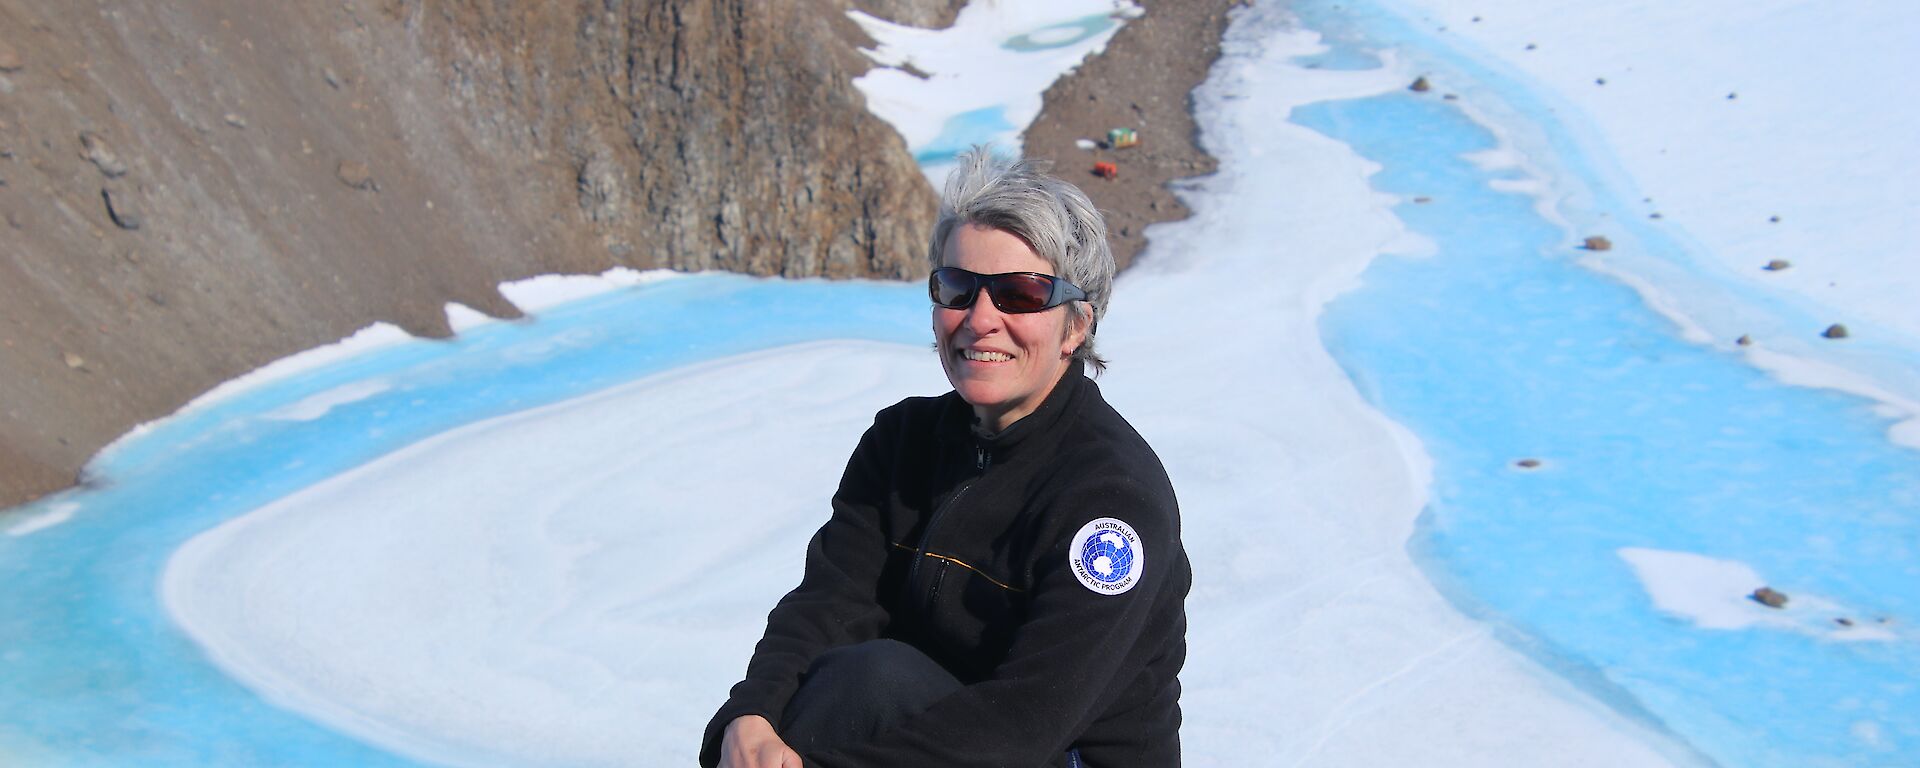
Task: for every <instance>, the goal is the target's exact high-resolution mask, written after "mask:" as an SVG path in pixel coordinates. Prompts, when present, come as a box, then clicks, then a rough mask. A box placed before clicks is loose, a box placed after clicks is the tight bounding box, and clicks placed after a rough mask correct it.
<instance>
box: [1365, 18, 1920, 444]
mask: <svg viewBox="0 0 1920 768" xmlns="http://www.w3.org/2000/svg"><path fill="white" fill-rule="evenodd" d="M1385 1H1386V3H1387V4H1388V5H1390V6H1392V7H1395V8H1398V9H1400V10H1401V11H1402V12H1403V13H1404V14H1405V15H1406V16H1407V17H1408V18H1409V19H1413V20H1414V21H1415V23H1416V25H1417V26H1420V27H1422V28H1424V29H1428V30H1430V31H1431V32H1432V33H1433V34H1435V35H1436V36H1438V37H1440V38H1444V39H1450V40H1451V41H1452V42H1455V43H1460V44H1462V45H1463V47H1464V48H1465V49H1466V50H1469V51H1471V52H1472V53H1473V55H1475V56H1477V57H1479V58H1480V59H1481V60H1484V61H1487V62H1490V63H1492V64H1493V65H1494V66H1496V67H1498V68H1500V69H1501V70H1502V71H1506V72H1511V73H1517V75H1518V78H1519V79H1520V80H1521V81H1522V82H1524V83H1526V84H1527V85H1528V86H1530V87H1532V88H1533V89H1534V90H1536V91H1537V92H1540V93H1544V94H1548V105H1549V107H1550V108H1551V109H1553V110H1554V111H1555V113H1556V114H1557V117H1558V118H1559V120H1560V121H1561V122H1562V123H1563V124H1565V125H1567V126H1571V127H1572V129H1573V130H1574V131H1576V132H1577V133H1578V134H1579V135H1578V136H1577V137H1576V140H1577V141H1579V142H1580V143H1581V144H1582V145H1583V146H1584V148H1585V149H1586V150H1587V151H1588V152H1589V154H1591V155H1592V156H1594V157H1595V158H1596V159H1597V160H1598V163H1597V167H1596V168H1594V169H1593V170H1594V171H1595V172H1597V173H1600V174H1603V175H1604V176H1605V177H1606V178H1605V179H1604V181H1605V183H1606V184H1608V185H1609V186H1610V187H1611V188H1613V189H1614V190H1616V191H1617V192H1619V193H1620V194H1623V195H1625V196H1626V198H1625V200H1623V201H1622V202H1624V203H1625V204H1626V205H1627V206H1628V207H1627V208H1626V209H1624V210H1608V211H1606V212H1605V213H1604V215H1606V216H1620V217H1631V218H1634V219H1642V218H1643V217H1647V216H1649V215H1651V214H1653V213H1655V212H1658V213H1659V214H1660V216H1661V218H1660V219H1659V221H1658V224H1657V227H1658V228H1659V229H1660V230H1661V231H1662V232H1664V233H1666V234H1667V235H1668V236H1670V237H1672V238H1673V239H1674V240H1675V241H1676V242H1678V243H1680V244H1682V245H1683V246H1685V247H1688V248H1690V249H1691V250H1692V251H1693V252H1694V253H1697V254H1701V255H1704V256H1705V257H1706V265H1707V268H1708V269H1709V274H1708V275H1707V276H1708V277H1709V278H1710V279H1712V280H1715V281H1720V282H1725V283H1733V284H1738V285H1742V286H1745V290H1747V291H1749V292H1753V291H1758V292H1760V293H1761V294H1762V295H1774V296H1779V297H1781V298H1780V301H1781V302H1782V303H1783V305H1786V306H1791V307H1793V308H1794V311H1795V313H1797V314H1804V315H1807V316H1810V317H1811V320H1802V319H1798V318H1789V317H1787V316H1785V315H1774V316H1769V312H1770V310H1769V309H1767V308H1764V307H1757V306H1747V305H1744V304H1741V303H1740V302H1738V301H1737V300H1731V299H1730V298H1729V294H1725V293H1721V292H1718V291H1703V290H1694V289H1698V288H1700V287H1701V286H1699V285H1697V284H1693V285H1689V284H1679V282H1680V281H1676V280H1674V279H1673V278H1674V277H1675V275H1674V274H1673V273H1671V272H1663V271H1661V270H1662V268H1661V267H1660V266H1659V265H1657V264H1656V265H1649V264H1647V263H1645V262H1642V263H1640V264H1634V263H1632V260H1631V259H1630V258H1628V257H1627V256H1626V255H1625V254H1617V255H1600V256H1594V257H1589V258H1587V259H1585V263H1587V264H1588V265H1589V266H1593V267H1595V268H1596V269H1599V270H1600V271H1602V272H1605V273H1608V274H1611V275H1614V276H1616V277H1618V278H1620V279H1622V280H1623V281H1625V282H1628V283H1629V284H1631V285H1633V286H1634V287H1635V288H1636V289H1637V290H1639V291H1640V293H1641V294H1642V295H1643V296H1645V297H1646V299H1647V301H1648V302H1649V304H1650V305H1652V306H1653V307H1654V308H1656V309H1657V310H1659V311H1661V312H1662V313H1663V314H1666V315H1667V316H1668V317H1669V318H1671V319H1673V320H1674V321H1675V322H1676V323H1678V324H1680V325H1681V326H1682V327H1683V328H1684V329H1685V330H1686V335H1687V337H1688V338H1690V339H1692V340H1695V341H1698V342H1700V343H1710V344H1720V345H1726V344H1728V343H1729V342H1730V341H1731V340H1732V339H1733V338H1735V337H1737V336H1740V335H1745V334H1751V335H1752V336H1753V342H1754V343H1753V345H1752V346H1750V347H1748V348H1746V349H1745V350H1744V354H1745V356H1746V358H1747V360H1748V362H1749V363H1750V364H1752V365H1754V366H1755V367H1758V368H1761V369H1762V370H1766V371H1768V372H1769V373H1772V374H1773V375H1775V376H1776V377H1778V378H1779V379H1781V380H1782V381H1785V382H1788V383H1792V384H1798V385H1803V386H1817V387H1825V388H1831V389H1836V390H1840V391H1844V392H1848V393H1851V394H1855V395H1859V396H1861V397H1866V398H1871V399H1875V400H1878V401H1880V402H1882V403H1885V404H1887V405H1888V406H1890V407H1891V409H1892V410H1891V411H1889V414H1888V415H1889V416H1890V417H1892V418H1894V419H1895V420H1896V424H1895V425H1894V426H1893V427H1892V428H1891V429H1890V430H1889V433H1888V437H1889V439H1891V440H1893V441H1894V442H1896V443H1899V444H1902V445H1905V446H1908V447H1913V448H1920V406H1917V405H1916V403H1920V380H1916V379H1915V378H1914V377H1913V376H1912V371H1913V370H1914V369H1913V367H1912V366H1911V364H1910V362H1909V363H1908V364H1904V365H1900V364H1891V363H1890V361H1892V360H1905V361H1912V360H1913V359H1914V357H1915V355H1916V352H1920V311H1916V310H1915V305H1914V301H1915V297H1920V258H1916V257H1915V252H1914V244H1915V243H1916V242H1920V175H1916V174H1915V173H1913V172H1912V170H1913V169H1920V142H1915V141H1914V140H1913V139H1912V137H1913V136H1915V135H1920V109H1916V108H1915V106H1914V104H1915V103H1916V102H1915V101H1914V99H1913V95H1914V89H1913V88H1912V87H1911V86H1910V85H1908V84H1907V83H1908V80H1907V79H1906V78H1905V77H1904V75H1903V74H1900V73H1908V72H1914V71H1920V46H1915V45H1913V43H1912V41H1914V40H1920V3H1911V2H1854V3H1845V4H1840V5H1822V4H1810V3H1804V2H1795V1H1794V0H1757V1H1753V2H1749V1H1747V0H1703V1H1702V2H1688V3H1646V2H1636V3H1629V4H1624V5H1623V4H1618V3H1598V4H1596V3H1584V4H1583V3H1572V2H1537V1H1535V0H1487V1H1486V2H1476V3H1471V4H1460V3H1446V2H1440V1H1439V0H1385ZM1602 80H1604V81H1605V82H1604V84H1602V83H1601V82H1600V81H1602ZM1434 87H1435V89H1436V90H1437V91H1450V90H1453V89H1455V88H1459V89H1463V90H1465V91H1467V94H1466V102H1468V103H1471V102H1475V101H1478V100H1479V99H1478V98H1477V97H1478V94H1475V93H1473V90H1474V89H1475V88H1476V87H1479V86H1477V85H1476V84H1473V83H1455V82H1448V81H1446V80H1439V81H1437V82H1435V83H1434ZM1730 96H1731V97H1732V98H1729V97H1730ZM1559 191H1560V192H1565V190H1559ZM1775 217H1777V218H1778V221H1777V222H1776V221H1773V220H1772V219H1774V218H1775ZM1619 225H1620V222H1618V221H1614V222H1607V221H1601V222H1597V223H1595V224H1594V226H1595V227H1596V228H1597V229H1598V230H1599V231H1600V232H1602V233H1606V234H1612V235H1615V236H1618V235H1619V234H1620V226H1619ZM1773 259H1785V260H1787V261H1789V262H1791V264H1792V266H1791V267H1790V268H1788V269H1784V270H1779V271H1769V270H1764V269H1761V267H1762V266H1764V265H1765V264H1767V262H1768V261H1770V260H1773ZM1616 262H1617V263H1616ZM1830 322H1840V323H1844V324H1846V325H1847V327H1848V330H1849V331H1850V333H1851V338H1850V339H1848V340H1846V341H1839V342H1835V341H1830V340H1826V339H1822V338H1820V337H1819V333H1820V331H1821V330H1822V329H1823V328H1825V327H1826V325H1827V324H1828V323H1830Z"/></svg>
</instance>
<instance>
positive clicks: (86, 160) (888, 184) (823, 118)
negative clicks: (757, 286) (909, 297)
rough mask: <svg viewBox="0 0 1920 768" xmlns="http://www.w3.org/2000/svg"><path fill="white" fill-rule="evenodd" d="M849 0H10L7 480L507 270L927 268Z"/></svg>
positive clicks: (17, 484)
mask: <svg viewBox="0 0 1920 768" xmlns="http://www.w3.org/2000/svg"><path fill="white" fill-rule="evenodd" d="M857 4H858V6H859V7H861V8H863V9H865V10H868V11H869V12H873V13H876V14H878V15H883V16H894V17H899V18H901V19H902V20H905V21H908V22H910V23H911V22H926V21H935V22H940V21H944V20H948V19H951V18H952V14H953V9H954V7H955V6H956V3H954V2H950V1H947V0H864V1H863V2H858V3H857ZM848 7H849V6H848V5H847V3H846V2H844V0H796V1H795V2H785V3H753V2H746V0H682V1H680V2H666V3H661V2H623V1H622V0H594V1H593V2H587V1H585V0H581V1H579V2H555V3H511V2H480V3H454V2H431V1H426V0H346V2H344V3H273V4H259V3H252V2H242V1H241V0H183V1H182V2H169V3H144V4H143V3H106V2H84V1H83V2H59V3H49V2H26V1H25V0H0V51H4V52H5V54H6V60H5V61H4V62H0V64H5V65H6V66H5V68H4V71H0V240H4V242H5V247H4V248H3V249H0V506H4V505H10V504H13V503H17V502H20V501H24V500H27V499H29V498H32V497H34V496H36V495H38V494H41V493H45V492H47V491H51V490H54V489H58V488H61V487H64V486H66V485H68V484H70V483H72V482H73V481H74V480H75V477H76V472H77V470H78V469H79V467H80V466H81V464H82V462H84V461H85V460H86V458H87V457H89V456H91V455H92V454H93V453H94V452H95V451H96V450H98V449H99V448H100V447H101V446H102V445H103V444H105V443H106V442H107V441H108V440H111V439H113V438H114V437H116V436H118V435H120V434H122V433H124V432H125V431H126V430H127V429H128V428H130V427H132V426H133V425H135V424H138V423H140V422H142V421H144V420H147V419H152V418H155V417H158V416H161V415H164V414H166V413H168V412H170V411H172V410H173V409H175V408H177V407H179V406H180V405H181V404H182V403H184V402H186V401H187V400H189V399H190V398H192V397H194V396H196V395H198V394H199V393H201V392H203V391H205V390H207V389H208V388H210V387H211V386H213V385H214V384H217V383H218V382H220V381H223V380H226V379H229V378H231V377H233V376H236V375H238V374H241V373H244V372H246V371H248V370H250V369H252V368H255V367H258V366H259V365H262V364H264V363H266V362H268V361H271V360H274V359H277V358H279V357H282V356H285V355H288V354H291V353H293V352H297V351H299V350H302V349H307V348H310V347H313V346H316V345H319V344H324V343H327V342H331V341H333V340H336V339H339V338H341V337H343V336H345V335H347V334H349V333H352V332H353V331H355V330H357V329H359V328H361V327H364V326H366V325H367V324H369V323H372V322H376V321H386V322H392V323H395V324H397V325H399V326H401V327H403V328H405V329H407V330H409V331H411V332H413V333H416V334H420V335H426V336H444V335H446V334H447V333H449V329H448V326H447V321H446V318H445V314H444V310H443V307H444V305H445V304H446V303H447V302H459V303H462V304H465V305H468V306H471V307H474V308H476V309H479V310H481V311H483V312H487V313H489V314H493V315H498V316H512V315H515V314H517V311H516V310H515V309H514V308H513V307H512V306H511V305H510V304H509V303H507V302H506V301H505V300H504V299H502V298H501V297H500V296H499V295H498V293H497V292H496V291H495V289H494V286H495V285H496V284H498V283H500V282H502V281H506V280H512V279H517V278H521V277H525V276H529V275H533V274H540V273H548V272H598V271H602V270H604V269H607V268H609V267H613V266H619V265H624V266H631V267H636V268H651V267H673V268H678V269H728V270H736V271H744V272H752V273H756V274H781V275H790V276H800V275H826V276H831V277H850V276H856V275H875V276H885V277H895V278H904V277H910V276H912V275H914V274H916V273H918V271H919V270H920V269H921V267H920V260H921V258H922V254H923V253H924V248H925V243H924V238H925V232H926V231H927V229H928V227H929V225H930V223H931V218H932V215H933V210H934V196H933V193H932V190H931V189H929V188H928V187H927V185H926V183H925V181H924V180H923V179H922V177H921V176H920V174H919V172H918V170H917V169H916V168H915V167H914V165H913V162H912V160H911V158H910V157H909V155H908V154H907V152H906V149H905V147H904V146H903V145H902V144H901V141H900V139H899V138H898V136H897V135H896V134H895V133H894V132H893V131H892V130H891V129H890V128H889V127H888V126H886V125H885V124H883V123H881V122H879V121H878V120H876V119H875V118H873V117H872V116H871V115H870V113H868V111H867V110H866V108H865V105H864V103H863V101H862V98H861V96H860V94H859V93H858V91H856V90H855V89H854V88H853V87H852V86H851V83H850V81H851V80H852V78H853V77H855V76H857V75H858V74H859V73H860V72H861V71H863V70H864V68H865V67H866V66H867V64H866V62H865V61H864V59H863V58H862V57H861V56H860V55H859V54H858V53H857V51H856V47H857V46H859V45H862V44H866V41H865V40H863V39H861V36H860V32H859V31H858V29H857V27H855V26H854V25H853V24H851V23H850V22H849V21H848V20H847V19H846V18H845V13H844V11H845V10H846V9H847V8H848ZM74 361H79V364H77V365H75V364H73V362H74Z"/></svg>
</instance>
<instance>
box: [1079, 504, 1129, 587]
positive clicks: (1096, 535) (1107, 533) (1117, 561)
mask: <svg viewBox="0 0 1920 768" xmlns="http://www.w3.org/2000/svg"><path fill="white" fill-rule="evenodd" d="M1146 567H1147V551H1146V548H1145V547H1144V546H1142V545H1141V543H1140V534H1137V533H1134V532H1133V526H1131V525H1127V524H1126V523H1123V522H1120V521H1119V520H1115V519H1113V518H1111V517H1102V518H1100V519H1098V520H1094V521H1093V522H1090V523H1087V524H1086V525H1083V526H1080V532H1079V533H1076V534H1074V535H1073V540H1072V542H1071V543H1069V544H1068V546H1067V568H1068V569H1069V570H1071V571H1073V577H1074V578H1076V579H1079V580H1080V584H1081V586H1084V587H1086V588H1087V589H1091V590H1093V591H1094V592H1096V593H1099V594H1102V595H1117V594H1120V593H1122V592H1125V591H1127V590H1129V589H1133V585H1135V584H1138V583H1140V577H1141V576H1142V575H1144V574H1145V573H1146Z"/></svg>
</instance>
